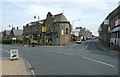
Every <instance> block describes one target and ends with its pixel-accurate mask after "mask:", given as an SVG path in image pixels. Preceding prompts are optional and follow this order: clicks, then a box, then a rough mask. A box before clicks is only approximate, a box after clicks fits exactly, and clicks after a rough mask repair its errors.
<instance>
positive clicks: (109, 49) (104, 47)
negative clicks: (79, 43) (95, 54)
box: [97, 40, 120, 55]
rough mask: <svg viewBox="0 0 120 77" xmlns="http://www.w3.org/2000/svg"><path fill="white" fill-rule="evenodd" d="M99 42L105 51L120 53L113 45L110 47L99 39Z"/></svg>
mask: <svg viewBox="0 0 120 77" xmlns="http://www.w3.org/2000/svg"><path fill="white" fill-rule="evenodd" d="M97 44H98V45H99V46H100V47H101V48H102V49H103V50H105V51H108V52H110V53H113V54H117V55H120V51H119V50H116V49H114V48H112V47H108V46H106V45H105V44H103V43H102V42H100V41H99V40H98V41H97Z"/></svg>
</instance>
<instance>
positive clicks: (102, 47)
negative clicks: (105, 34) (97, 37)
mask: <svg viewBox="0 0 120 77" xmlns="http://www.w3.org/2000/svg"><path fill="white" fill-rule="evenodd" d="M96 43H97V42H96ZM97 44H98V45H99V46H100V47H101V48H102V49H103V50H104V51H107V50H106V49H105V48H104V47H103V46H101V45H100V44H99V43H97ZM110 54H113V55H115V54H114V53H111V52H110Z"/></svg>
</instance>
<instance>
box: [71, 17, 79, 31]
mask: <svg viewBox="0 0 120 77" xmlns="http://www.w3.org/2000/svg"><path fill="white" fill-rule="evenodd" d="M75 21H80V20H79V19H77V20H72V29H73V23H74V22H75Z"/></svg>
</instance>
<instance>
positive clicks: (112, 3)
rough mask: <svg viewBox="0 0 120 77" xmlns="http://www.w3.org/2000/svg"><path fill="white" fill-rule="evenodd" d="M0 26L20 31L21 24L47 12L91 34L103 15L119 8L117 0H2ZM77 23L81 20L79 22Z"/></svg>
mask: <svg viewBox="0 0 120 77" xmlns="http://www.w3.org/2000/svg"><path fill="white" fill-rule="evenodd" d="M0 6H2V10H0V11H1V12H0V15H1V16H0V17H1V18H2V19H1V20H0V23H2V24H1V25H2V29H0V31H1V30H5V29H11V28H10V27H9V25H13V26H14V27H17V26H18V27H19V28H20V29H22V28H23V25H25V24H27V23H29V22H31V21H36V20H37V19H34V16H40V19H45V18H46V15H47V13H48V12H49V11H50V12H51V13H52V14H53V15H55V14H59V13H62V12H63V14H64V15H65V16H66V18H67V20H68V21H70V22H71V24H72V21H73V28H75V27H76V26H78V27H79V26H81V27H85V28H87V29H88V30H90V31H91V32H92V33H93V34H94V35H98V33H97V30H98V27H99V26H100V24H101V23H102V22H103V20H104V19H105V18H106V16H107V15H108V14H109V13H110V12H111V11H112V10H114V9H115V8H117V6H118V0H99V1H98V0H66V1H62V0H52V2H50V1H48V0H44V1H39V0H29V2H28V1H27V0H18V1H17V0H3V1H2V2H1V4H0ZM78 20H80V21H78Z"/></svg>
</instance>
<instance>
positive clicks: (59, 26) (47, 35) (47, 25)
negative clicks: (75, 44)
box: [23, 12, 71, 45]
mask: <svg viewBox="0 0 120 77" xmlns="http://www.w3.org/2000/svg"><path fill="white" fill-rule="evenodd" d="M42 28H44V29H42ZM70 33H71V24H70V22H69V21H67V19H66V17H65V16H64V15H63V13H60V14H57V15H52V14H51V13H50V12H48V14H47V16H46V19H44V20H39V21H36V22H31V23H29V24H26V26H24V27H23V35H24V39H30V40H31V41H32V40H34V41H36V43H39V44H42V45H64V44H67V43H69V42H70V40H71V38H70V37H71V34H70Z"/></svg>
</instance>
